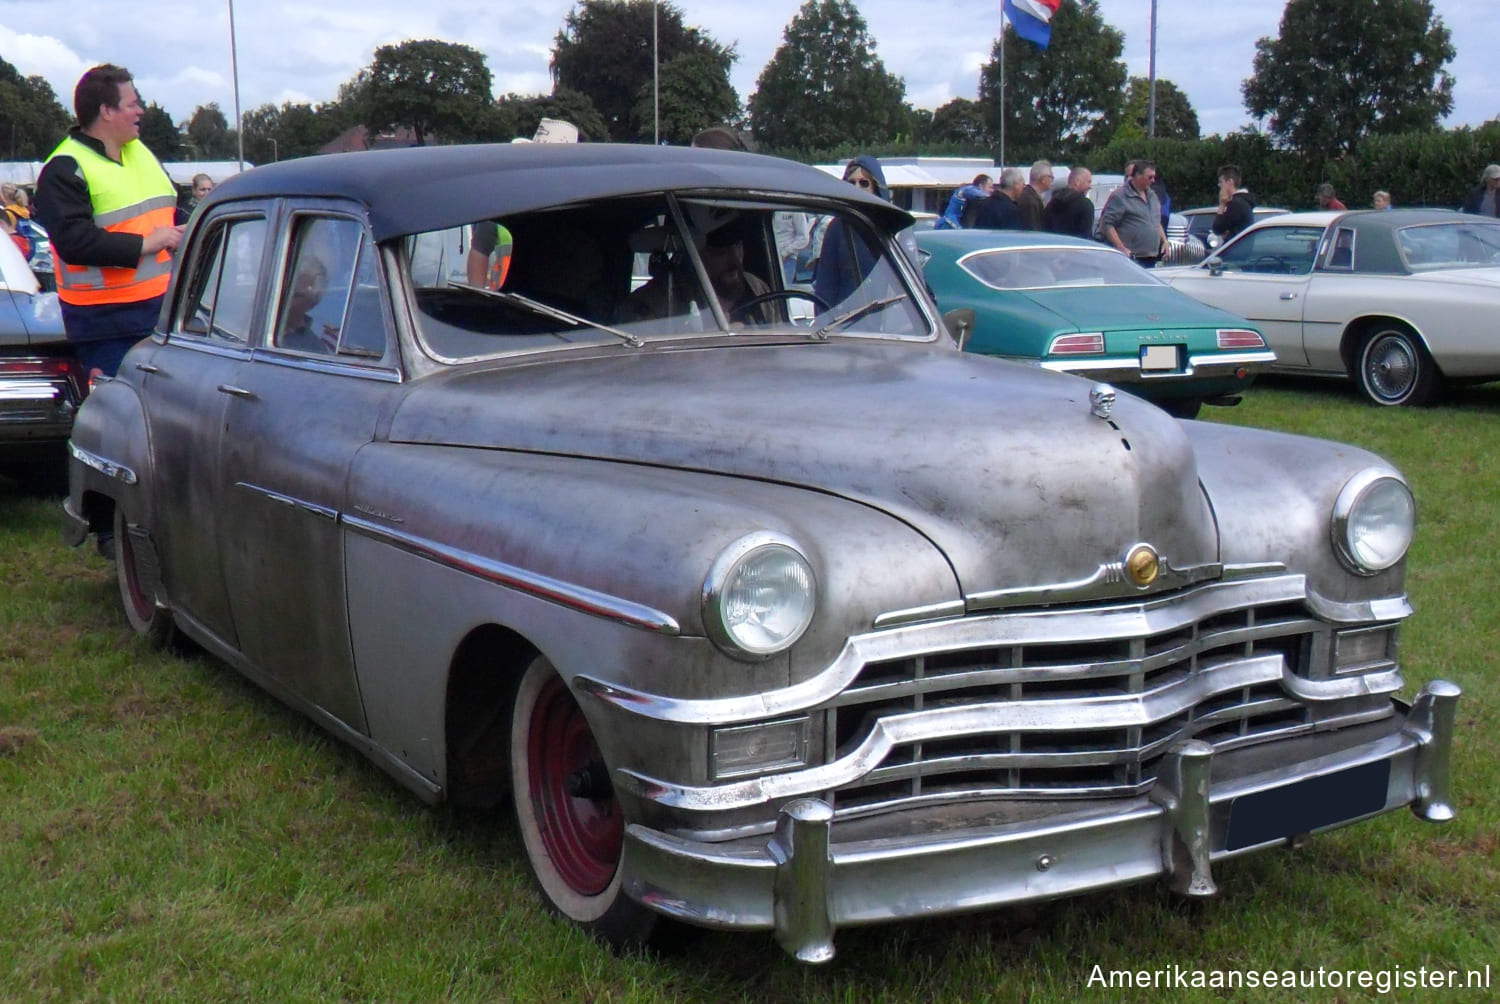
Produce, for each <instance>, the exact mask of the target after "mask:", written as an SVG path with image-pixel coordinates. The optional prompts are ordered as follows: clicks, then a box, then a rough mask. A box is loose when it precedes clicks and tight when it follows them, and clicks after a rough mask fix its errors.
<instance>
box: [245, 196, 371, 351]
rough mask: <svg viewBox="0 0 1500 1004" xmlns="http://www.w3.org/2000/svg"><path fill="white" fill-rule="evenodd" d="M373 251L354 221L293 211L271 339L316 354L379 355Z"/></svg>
mask: <svg viewBox="0 0 1500 1004" xmlns="http://www.w3.org/2000/svg"><path fill="white" fill-rule="evenodd" d="M378 275H379V270H378V269H377V268H376V265H375V251H374V247H373V246H372V245H371V243H370V242H369V241H367V240H365V237H364V230H363V228H362V227H361V226H360V224H359V223H358V222H356V221H355V220H351V219H348V218H345V217H336V216H316V215H303V216H299V217H298V218H297V219H296V220H295V222H294V224H293V228H292V240H291V248H290V250H289V252H288V254H287V268H286V273H285V274H284V275H283V276H282V284H281V296H280V301H279V305H278V307H277V312H276V326H275V328H274V331H273V338H272V342H273V344H274V345H275V346H276V347H277V348H281V349H287V350H289V351H292V352H301V353H307V354H310V355H322V356H334V355H338V356H356V357H363V358H375V359H379V358H381V357H383V356H384V355H385V346H386V328H385V319H384V315H383V314H382V312H381V307H380V284H379V281H378Z"/></svg>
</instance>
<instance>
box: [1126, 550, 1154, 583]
mask: <svg viewBox="0 0 1500 1004" xmlns="http://www.w3.org/2000/svg"><path fill="white" fill-rule="evenodd" d="M1125 574H1126V575H1128V576H1130V581H1131V582H1134V583H1135V584H1136V585H1138V586H1149V585H1151V583H1153V582H1155V581H1156V577H1157V576H1158V575H1160V574H1161V561H1160V559H1159V558H1157V556H1156V549H1155V548H1153V547H1152V546H1151V545H1150V544H1137V545H1135V546H1134V547H1132V548H1131V549H1130V553H1129V554H1127V555H1125Z"/></svg>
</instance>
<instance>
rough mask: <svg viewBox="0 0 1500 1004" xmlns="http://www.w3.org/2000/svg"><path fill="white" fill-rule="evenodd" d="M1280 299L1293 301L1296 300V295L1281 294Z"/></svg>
mask: <svg viewBox="0 0 1500 1004" xmlns="http://www.w3.org/2000/svg"><path fill="white" fill-rule="evenodd" d="M1281 298H1282V299H1283V300H1295V299H1297V294H1296V293H1282V294H1281Z"/></svg>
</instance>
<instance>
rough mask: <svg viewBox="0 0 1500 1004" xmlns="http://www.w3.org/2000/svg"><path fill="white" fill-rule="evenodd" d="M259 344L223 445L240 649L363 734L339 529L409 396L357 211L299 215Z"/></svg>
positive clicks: (226, 534)
mask: <svg viewBox="0 0 1500 1004" xmlns="http://www.w3.org/2000/svg"><path fill="white" fill-rule="evenodd" d="M278 260H279V262H280V263H281V264H280V267H279V268H278V270H277V275H276V282H275V288H274V291H273V300H272V303H271V306H270V307H269V309H268V311H267V313H268V316H269V318H270V322H271V323H270V324H269V325H268V326H267V328H266V330H265V332H264V335H263V342H262V344H261V345H260V346H259V347H258V348H257V349H256V350H255V352H254V355H253V357H252V358H251V359H250V360H249V361H248V362H247V363H246V364H245V365H244V366H243V367H242V369H241V370H240V372H239V373H237V374H236V377H235V381H234V384H233V387H232V388H231V389H230V391H229V394H230V397H229V401H228V404H227V405H226V408H225V416H224V422H223V436H222V443H221V465H222V471H221V475H220V484H221V486H222V498H221V504H222V509H223V512H224V514H225V516H226V518H225V520H224V521H223V523H222V524H221V527H220V534H219V546H220V549H221V550H222V553H223V556H224V558H223V560H224V570H225V576H226V578H227V580H228V582H229V583H230V590H229V593H230V605H231V607H232V610H233V614H234V623H235V628H236V630H237V632H238V635H239V639H240V648H241V651H243V652H244V654H245V655H246V656H247V657H248V658H249V659H250V661H251V662H252V663H253V664H254V665H255V666H256V667H257V668H258V669H259V670H261V671H262V672H264V673H265V674H266V675H268V676H270V677H271V678H273V679H274V680H275V681H276V682H277V683H279V684H281V685H282V686H284V687H285V688H287V689H288V690H290V691H291V692H292V693H293V694H295V695H297V696H298V697H300V698H302V699H304V700H306V701H308V702H310V703H312V704H313V705H315V706H317V707H318V708H321V709H323V710H324V711H326V712H328V713H329V714H331V715H333V716H334V717H336V718H338V719H339V720H341V721H343V722H344V723H345V724H347V725H348V726H349V727H351V728H353V729H355V730H357V731H364V729H365V718H364V711H363V707H362V704H361V701H360V696H359V690H358V685H357V682H356V679H355V674H354V661H353V654H352V648H351V643H350V638H349V624H348V611H347V606H346V591H345V582H344V555H343V545H342V537H341V533H342V527H341V525H340V518H341V515H342V514H343V511H344V506H345V504H346V501H345V487H346V481H347V472H348V470H349V464H350V461H351V459H352V458H353V456H354V455H355V453H356V452H358V451H359V449H360V448H361V447H362V446H364V445H365V444H367V443H369V442H370V441H371V440H372V439H373V438H374V436H375V431H376V427H377V424H378V422H379V419H380V416H381V414H382V412H383V411H384V410H385V409H386V408H387V407H388V406H389V405H390V403H391V400H392V397H393V395H394V394H396V393H398V392H399V391H400V376H399V368H398V367H397V365H396V359H397V354H396V350H395V347H394V345H393V344H391V343H390V342H389V341H388V338H387V336H388V332H389V331H390V330H391V327H390V313H389V305H388V303H387V302H386V296H385V292H384V287H383V284H382V282H381V280H380V269H379V267H378V255H377V253H376V249H375V246H374V244H373V242H372V241H371V240H370V238H369V235H368V233H367V232H366V230H365V228H364V226H363V223H362V222H361V220H360V219H359V218H358V217H357V216H355V215H354V214H353V213H352V212H341V211H338V210H337V209H333V208H325V207H320V206H303V207H293V208H292V209H291V211H290V212H289V213H288V215H287V218H286V227H285V232H284V234H283V240H282V245H281V253H280V255H279V258H278Z"/></svg>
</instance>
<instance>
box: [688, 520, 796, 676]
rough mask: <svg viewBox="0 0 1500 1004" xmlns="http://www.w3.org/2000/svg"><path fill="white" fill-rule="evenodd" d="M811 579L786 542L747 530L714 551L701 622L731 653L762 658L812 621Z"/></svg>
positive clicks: (787, 644)
mask: <svg viewBox="0 0 1500 1004" xmlns="http://www.w3.org/2000/svg"><path fill="white" fill-rule="evenodd" d="M816 602H817V583H816V582H815V580H814V579H813V571H812V566H811V565H809V564H808V563H807V559H806V558H804V557H803V556H802V553H801V552H800V551H798V550H797V549H796V548H795V547H793V546H792V545H791V544H788V543H786V542H785V541H782V540H780V539H778V538H776V537H774V536H773V535H771V534H769V533H761V534H752V535H750V536H748V537H744V538H742V539H740V540H738V541H736V542H735V543H733V544H731V545H730V546H729V547H728V548H726V549H725V550H724V553H723V554H721V555H719V557H718V560H716V561H715V562H714V566H713V568H711V569H710V570H709V573H708V579H707V580H706V581H705V582H704V583H703V622H704V624H705V625H706V627H707V629H708V632H709V635H710V637H712V638H713V640H714V641H715V642H716V643H718V645H719V646H720V647H721V648H724V649H725V650H726V651H727V652H729V653H730V654H731V655H736V656H752V657H755V658H765V657H767V656H771V655H775V654H776V653H777V652H781V651H783V650H785V649H787V648H789V647H791V645H792V644H793V643H795V642H796V640H797V639H798V638H800V637H802V632H804V631H806V630H807V626H808V625H809V624H811V623H812V618H813V609H814V607H815V606H816Z"/></svg>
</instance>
